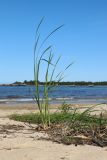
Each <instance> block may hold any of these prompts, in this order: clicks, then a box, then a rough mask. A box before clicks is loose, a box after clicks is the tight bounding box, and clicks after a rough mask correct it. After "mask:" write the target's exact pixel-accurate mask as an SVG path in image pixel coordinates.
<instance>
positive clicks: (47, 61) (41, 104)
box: [34, 18, 72, 129]
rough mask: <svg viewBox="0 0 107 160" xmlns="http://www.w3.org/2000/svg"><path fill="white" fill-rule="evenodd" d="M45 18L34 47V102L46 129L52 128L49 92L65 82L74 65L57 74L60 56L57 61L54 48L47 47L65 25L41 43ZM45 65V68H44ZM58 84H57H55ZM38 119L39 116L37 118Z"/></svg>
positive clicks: (37, 29) (37, 33)
mask: <svg viewBox="0 0 107 160" xmlns="http://www.w3.org/2000/svg"><path fill="white" fill-rule="evenodd" d="M43 20H44V18H42V19H41V21H40V22H39V24H38V26H37V28H36V35H35V46H34V82H35V87H36V92H35V95H34V97H35V98H34V100H35V102H36V104H37V106H38V109H39V112H40V116H41V120H42V125H43V128H44V129H45V128H46V127H48V126H50V123H51V119H50V106H49V92H50V90H51V89H52V88H53V87H55V86H56V85H58V84H59V82H61V80H63V76H64V75H63V73H64V72H65V71H66V70H67V69H68V68H69V67H70V66H71V65H72V63H70V64H69V65H68V66H67V67H66V68H65V69H64V71H60V72H58V73H57V72H56V70H57V65H58V63H59V61H60V58H61V57H60V56H58V58H57V59H56V60H55V59H54V58H55V56H54V53H53V47H52V45H50V44H49V45H47V46H45V45H44V44H46V42H47V40H48V39H49V38H50V37H51V36H52V35H53V34H54V33H55V32H56V31H58V30H59V29H60V28H62V27H63V25H61V26H59V27H57V28H55V29H54V30H53V31H51V32H50V33H49V34H48V35H47V36H46V37H45V38H44V40H42V42H41V34H40V28H41V25H42V23H43ZM42 65H43V66H42ZM40 70H42V72H43V73H44V75H43V76H42V78H43V80H44V82H45V83H44V85H43V95H42V97H41V94H40V84H39V81H40ZM54 82H56V83H54ZM40 97H41V98H42V101H41V100H40ZM37 117H38V116H37Z"/></svg>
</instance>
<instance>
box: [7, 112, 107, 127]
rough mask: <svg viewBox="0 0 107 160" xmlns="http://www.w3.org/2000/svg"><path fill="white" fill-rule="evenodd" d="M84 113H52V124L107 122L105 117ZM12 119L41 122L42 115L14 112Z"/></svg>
mask: <svg viewBox="0 0 107 160" xmlns="http://www.w3.org/2000/svg"><path fill="white" fill-rule="evenodd" d="M82 115H83V113H75V115H74V113H73V112H70V113H63V112H57V113H51V114H50V120H51V124H61V123H65V122H71V123H72V122H81V123H84V124H87V125H92V124H95V125H98V126H100V125H104V124H107V119H105V118H103V117H100V116H99V117H98V116H91V115H90V114H89V115H84V116H82ZM10 119H13V120H16V121H22V122H28V123H32V124H41V123H42V120H41V115H40V114H39V113H30V114H23V115H19V114H13V115H11V116H10Z"/></svg>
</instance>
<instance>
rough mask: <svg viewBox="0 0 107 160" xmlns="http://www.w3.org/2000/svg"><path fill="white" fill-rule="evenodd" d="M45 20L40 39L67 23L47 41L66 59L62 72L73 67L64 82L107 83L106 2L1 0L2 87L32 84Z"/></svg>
mask: <svg viewBox="0 0 107 160" xmlns="http://www.w3.org/2000/svg"><path fill="white" fill-rule="evenodd" d="M43 16H44V17H45V20H44V23H43V25H42V27H41V34H42V37H44V36H45V35H47V33H49V32H50V31H51V30H53V29H54V28H56V27H57V26H59V25H61V24H65V26H64V27H63V28H61V30H60V31H58V32H57V33H55V35H54V36H53V37H51V38H50V39H49V44H52V45H53V49H54V54H55V57H58V55H62V59H61V62H60V65H59V66H58V69H57V70H58V71H60V70H62V68H63V67H64V66H66V65H67V64H69V63H70V62H72V61H74V62H75V63H74V64H73V66H72V67H71V69H69V70H68V71H67V73H66V78H65V79H64V81H82V80H84V81H107V71H106V68H107V0H0V83H8V82H9V83H12V82H14V81H16V80H17V81H24V80H31V79H33V48H34V42H35V30H36V26H37V24H38V22H39V21H40V19H41V17H43ZM43 69H44V68H42V72H44V70H43ZM40 80H43V76H42V73H41V75H40Z"/></svg>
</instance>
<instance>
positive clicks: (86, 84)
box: [14, 80, 107, 86]
mask: <svg viewBox="0 0 107 160" xmlns="http://www.w3.org/2000/svg"><path fill="white" fill-rule="evenodd" d="M14 84H19V85H20V84H25V85H34V84H35V82H34V81H33V80H31V81H27V80H25V81H24V82H17V81H16V82H15V83H14ZM39 84H40V85H44V84H45V82H39ZM48 84H51V85H52V84H56V85H71V86H93V85H95V86H96V85H107V81H101V82H90V81H88V82H86V81H75V82H59V83H57V82H55V81H52V82H48Z"/></svg>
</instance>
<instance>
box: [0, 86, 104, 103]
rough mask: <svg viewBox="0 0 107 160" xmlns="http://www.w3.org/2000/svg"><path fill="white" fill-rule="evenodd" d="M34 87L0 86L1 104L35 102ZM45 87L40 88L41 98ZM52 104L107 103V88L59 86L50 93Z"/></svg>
mask: <svg viewBox="0 0 107 160" xmlns="http://www.w3.org/2000/svg"><path fill="white" fill-rule="evenodd" d="M34 94H35V87H34V86H0V103H10V102H11V103H12V102H17V103H20V102H21V103H22V102H33V98H34ZM42 95H43V86H40V97H42ZM49 98H50V102H51V103H62V102H64V101H66V102H67V103H107V86H93V87H89V86H75V87H73V86H57V87H55V88H54V89H53V90H52V91H51V92H50V93H49Z"/></svg>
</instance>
